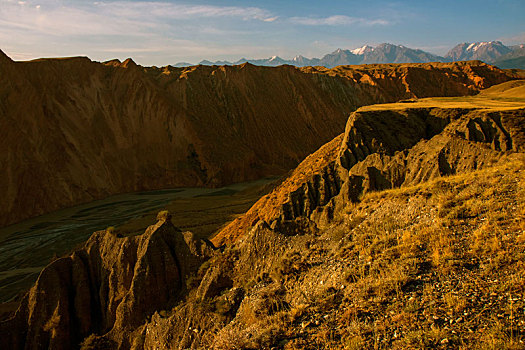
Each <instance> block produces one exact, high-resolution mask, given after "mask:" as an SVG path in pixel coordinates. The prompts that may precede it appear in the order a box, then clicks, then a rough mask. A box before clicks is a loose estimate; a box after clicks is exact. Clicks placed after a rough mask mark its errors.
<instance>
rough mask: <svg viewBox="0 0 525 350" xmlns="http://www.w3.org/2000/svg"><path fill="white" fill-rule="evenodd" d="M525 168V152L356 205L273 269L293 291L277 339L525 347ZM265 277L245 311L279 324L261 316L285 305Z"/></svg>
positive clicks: (309, 344) (335, 344) (296, 345)
mask: <svg viewBox="0 0 525 350" xmlns="http://www.w3.org/2000/svg"><path fill="white" fill-rule="evenodd" d="M524 170H525V166H524V160H523V157H521V158H520V156H517V157H514V158H511V159H509V160H504V161H503V162H502V163H501V165H499V166H496V167H493V168H488V169H485V170H481V171H476V172H473V173H469V174H462V175H456V176H450V177H446V178H440V179H437V180H435V181H432V182H428V183H424V184H421V185H418V186H414V187H407V188H400V189H393V190H388V191H383V192H376V193H369V194H367V195H365V196H364V198H363V199H362V201H361V202H360V203H358V204H350V206H351V208H348V209H347V210H346V211H345V212H344V214H343V216H342V217H340V218H339V223H338V224H336V225H335V226H333V227H332V228H330V229H328V230H327V231H325V232H321V233H320V236H319V237H318V238H316V239H315V240H313V241H311V242H312V243H309V244H307V245H306V246H307V247H308V248H307V249H306V250H305V249H304V247H303V250H298V249H291V250H288V253H287V254H284V255H283V256H282V258H281V260H279V261H280V262H279V264H278V265H276V266H273V267H271V269H273V270H271V271H270V277H271V278H270V280H269V281H266V282H265V283H270V286H272V285H277V284H279V285H281V284H282V285H281V287H280V288H281V289H280V290H281V292H282V293H283V294H280V295H279V298H280V299H279V300H288V303H287V307H285V308H278V310H277V313H278V314H279V315H280V316H279V317H281V320H284V321H283V322H282V323H280V325H281V327H282V328H281V329H280V331H281V332H280V333H279V336H278V337H277V338H276V340H275V342H274V343H272V344H273V346H276V344H281V345H282V346H284V348H287V349H300V348H305V349H343V348H344V349H423V348H441V349H452V348H458V349H523V348H524V347H525V343H524V341H525V315H524V314H523V310H524V307H525V272H524V271H525V269H524V267H525V239H524V238H523V237H524V228H525V227H524V222H525V176H523V172H524ZM341 230H342V231H343V232H346V234H344V235H342V238H340V239H337V240H334V239H332V237H334V236H337V237H341V234H340V233H338V232H340V231H341ZM267 253H268V254H271V252H267ZM261 254H263V253H261ZM265 254H266V253H265ZM272 281H273V282H272ZM319 281H322V283H320V282H319ZM312 282H314V284H312ZM261 283H262V282H260V283H258V284H255V285H254V286H250V287H248V289H247V292H248V294H251V295H252V296H251V297H250V298H253V300H254V302H248V301H246V299H245V301H244V302H243V304H244V303H246V305H245V307H248V305H251V306H250V307H251V308H254V309H255V310H258V313H257V314H253V315H252V317H248V318H246V319H250V320H252V321H250V323H251V325H252V326H254V325H259V326H261V327H262V328H261V329H260V331H261V332H263V333H264V334H267V333H268V332H270V333H272V332H274V333H272V334H276V333H275V329H274V328H271V327H269V326H268V325H266V326H264V327H263V326H262V325H263V323H264V322H267V321H268V320H269V319H271V318H273V317H275V314H276V312H275V311H274V312H272V310H274V309H275V307H274V306H272V305H273V304H272V300H275V295H267V293H263V292H261V291H258V289H257V288H258V287H257V286H258V285H260V284H261ZM267 288H270V287H267ZM301 293H302V294H301ZM298 295H303V297H301V298H302V299H301V300H302V301H301V302H299V301H298V300H299V299H300V298H298V297H297V296H298ZM304 296H307V297H304ZM305 298H306V299H305ZM260 299H263V300H266V301H265V303H261V302H260ZM255 300H259V302H255ZM304 300H306V301H307V302H306V303H305V302H304ZM263 309H265V310H267V312H266V315H265V314H264V313H261V310H263ZM247 326H248V325H247ZM250 329H251V330H252V332H254V328H250ZM265 329H266V330H265ZM269 329H273V330H272V331H270V330H269ZM283 344H285V345H283ZM251 345H252V346H255V347H257V346H263V345H264V346H268V345H269V343H257V342H256V344H254V343H251ZM264 346H263V347H264Z"/></svg>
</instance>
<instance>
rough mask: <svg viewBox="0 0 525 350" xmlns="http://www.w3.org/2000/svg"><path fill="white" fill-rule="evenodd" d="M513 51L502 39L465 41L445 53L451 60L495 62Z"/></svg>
mask: <svg viewBox="0 0 525 350" xmlns="http://www.w3.org/2000/svg"><path fill="white" fill-rule="evenodd" d="M511 51H512V49H511V48H509V47H507V46H505V45H503V43H502V42H501V41H482V42H476V43H463V44H459V45H456V46H455V47H454V48H453V49H452V50H450V51H449V52H448V53H447V54H446V55H445V58H447V59H449V60H451V61H467V60H481V61H485V62H494V61H495V60H497V59H498V58H499V57H501V56H503V55H506V54H508V53H509V52H511Z"/></svg>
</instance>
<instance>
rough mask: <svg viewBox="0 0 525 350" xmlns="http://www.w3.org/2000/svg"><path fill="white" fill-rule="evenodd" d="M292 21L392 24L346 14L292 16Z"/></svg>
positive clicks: (314, 23) (307, 22)
mask: <svg viewBox="0 0 525 350" xmlns="http://www.w3.org/2000/svg"><path fill="white" fill-rule="evenodd" d="M290 22H292V23H294V24H301V25H305V26H349V25H355V24H357V25H366V26H377V25H380V26H385V25H389V24H391V23H390V22H389V21H387V20H384V19H369V18H360V17H349V16H344V15H335V16H329V17H291V18H290Z"/></svg>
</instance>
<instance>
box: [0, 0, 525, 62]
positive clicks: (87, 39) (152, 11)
mask: <svg viewBox="0 0 525 350" xmlns="http://www.w3.org/2000/svg"><path fill="white" fill-rule="evenodd" d="M490 40H501V41H502V42H503V43H504V44H508V45H512V44H518V43H525V0H492V1H485V0H477V1H474V0H464V1H461V0H455V1H448V0H440V1H437V0H433V1H430V0H428V1H427V0H419V1H416V0H414V1H411V0H408V1H381V0H361V1H354V0H346V1H343V0H336V1H310V0H303V1H295V0H293V1H276V0H266V1H255V0H246V1H239V0H237V1H225V0H224V1H220V0H202V1H199V0H196V1H175V0H164V1H163V0H157V1H147V0H141V1H138V0H137V1H135V0H133V1H122V0H120V1H112V0H105V1H85V0H82V1H81V0H69V1H68V0H23V1H20V0H0V49H2V50H3V51H4V52H5V53H7V54H8V55H9V56H11V57H12V58H13V59H15V60H26V59H32V58H37V57H57V56H79V55H82V56H89V57H90V58H91V59H94V60H100V61H104V60H108V59H112V58H119V59H125V58H127V57H132V58H133V59H134V60H135V61H137V62H138V63H140V64H143V65H157V66H162V65H167V64H174V63H177V62H180V61H186V62H190V63H197V62H199V61H200V60H202V59H210V60H219V59H227V60H237V59H239V58H241V57H247V58H265V57H270V56H273V55H279V56H281V57H283V58H291V57H293V56H295V55H298V54H302V55H304V56H307V57H321V56H323V55H324V54H326V53H329V52H332V51H334V50H335V49H337V48H345V49H353V48H357V47H360V46H362V45H364V44H369V45H372V46H374V45H377V44H380V43H383V42H389V43H393V44H402V45H405V46H408V47H413V48H420V49H422V50H426V51H429V52H432V53H435V54H441V55H443V54H445V53H446V52H447V51H448V50H449V49H450V48H452V47H453V46H454V45H456V44H458V43H460V42H475V41H490Z"/></svg>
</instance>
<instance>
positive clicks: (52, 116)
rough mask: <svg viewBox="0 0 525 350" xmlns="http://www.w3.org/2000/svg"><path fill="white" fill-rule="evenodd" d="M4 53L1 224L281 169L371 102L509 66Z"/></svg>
mask: <svg viewBox="0 0 525 350" xmlns="http://www.w3.org/2000/svg"><path fill="white" fill-rule="evenodd" d="M2 57H3V58H2V60H1V61H2V62H0V97H1V103H0V128H1V129H2V130H4V131H5V133H4V135H5V137H3V138H2V139H1V140H0V163H1V164H3V165H5V166H3V167H2V168H1V170H0V177H1V178H2V179H3V181H2V182H0V196H2V198H3V199H4V205H2V208H0V225H2V226H3V225H7V224H9V223H14V222H17V221H20V220H22V219H24V218H28V217H31V216H35V215H39V214H42V213H46V212H49V211H52V210H55V209H58V208H62V207H66V206H70V205H74V204H79V203H81V202H87V201H91V200H94V199H98V198H102V197H106V196H108V195H111V194H116V193H122V192H129V191H138V190H150V189H160V188H173V187H181V186H218V185H221V184H225V183H232V182H240V181H247V180H251V179H255V178H260V177H264V176H267V175H275V174H282V173H284V172H286V171H287V170H289V169H290V168H292V167H294V166H296V165H297V164H298V163H299V162H300V161H301V160H302V159H303V158H304V157H305V156H307V155H308V154H310V153H311V152H313V151H315V150H316V149H317V148H318V147H320V146H321V145H322V144H323V143H325V142H327V141H329V140H331V139H332V138H333V137H335V136H336V135H337V134H339V133H340V132H341V130H342V128H343V126H344V123H345V121H346V119H347V116H348V114H349V113H350V112H352V111H353V110H355V109H356V108H357V107H359V106H362V105H367V104H372V103H378V102H393V101H397V100H400V99H406V98H413V97H425V96H431V95H446V96H450V95H465V94H467V95H468V94H475V93H477V91H478V90H479V89H480V88H485V87H488V86H491V85H493V84H496V83H500V82H503V81H507V80H509V79H511V77H510V76H508V75H506V73H504V72H503V71H501V70H498V69H496V68H494V67H491V66H488V65H486V64H483V63H480V62H470V63H464V62H463V63H454V64H442V65H440V64H421V65H417V64H411V65H410V64H409V65H373V66H370V67H367V66H356V67H338V68H335V69H334V70H328V69H324V68H319V67H317V68H311V67H310V68H301V69H298V68H294V67H290V66H282V67H277V68H268V67H256V66H252V65H249V64H243V65H240V66H234V67H217V66H213V67H204V66H195V67H188V68H174V67H169V66H168V67H164V68H156V67H153V68H144V67H140V66H138V65H136V64H135V63H134V62H133V61H132V60H126V61H124V62H122V63H121V62H119V61H116V60H115V61H110V62H107V63H106V64H101V63H97V62H92V61H90V60H89V59H87V58H82V57H76V58H66V59H41V60H36V61H31V62H12V61H11V60H8V59H7V58H6V57H5V56H2ZM429 82H430V83H429Z"/></svg>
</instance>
